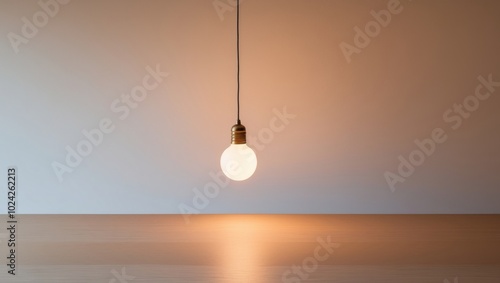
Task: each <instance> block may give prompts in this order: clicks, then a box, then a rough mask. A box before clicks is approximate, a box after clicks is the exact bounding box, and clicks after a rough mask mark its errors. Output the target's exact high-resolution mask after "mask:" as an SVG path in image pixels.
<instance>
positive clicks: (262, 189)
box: [0, 0, 500, 214]
mask: <svg viewBox="0 0 500 283" xmlns="http://www.w3.org/2000/svg"><path fill="white" fill-rule="evenodd" d="M66 2H67V3H66ZM40 3H42V4H40ZM47 3H49V4H50V5H52V6H50V5H49V4H47ZM231 3H232V2H231V1H226V0H220V1H219V0H216V1H213V0H182V1H181V0H176V1H174V0H171V1H151V0H148V1H132V0H127V1H118V0H106V1H82V0H73V1H62V0H61V1H59V2H56V1H55V0H54V1H49V0H41V1H40V2H38V1H8V0H1V1H0V35H1V39H0V131H1V135H0V168H3V169H2V171H0V172H6V169H7V167H8V166H16V167H17V168H18V180H19V182H18V201H19V202H18V203H19V207H18V209H19V212H20V213H30V214H38V213H182V212H183V211H184V212H185V211H186V209H188V211H190V212H199V213H499V212H500V205H499V204H500V174H499V168H500V149H499V144H500V134H499V133H500V124H499V118H500V116H499V113H500V112H499V110H500V97H499V95H500V86H498V84H499V83H498V82H500V56H499V54H498V52H499V50H500V36H499V35H500V34H499V27H500V17H498V14H499V12H500V2H498V1H495V0H489V1H488V0H481V1H472V0H469V1H464V0H461V1H447V0H446V1H445V0H443V1H429V0H419V1H417V0H414V1H410V0H401V1H399V2H398V1H394V0H391V1H388V0H376V1H359V0H358V1H332V0H314V1H307V0H286V1H285V0H272V1H269V0H246V1H243V2H242V4H241V95H242V121H243V123H244V124H245V125H246V126H247V129H248V130H249V135H251V136H253V137H254V142H253V146H254V148H255V149H256V153H257V156H258V161H259V165H258V168H257V171H256V173H255V175H254V176H253V177H252V178H251V179H250V180H248V181H245V182H242V183H235V182H231V183H228V184H226V182H225V180H223V179H222V180H219V182H216V181H214V180H213V177H212V175H214V174H218V173H219V172H220V169H219V157H220V154H221V153H222V151H223V150H224V149H225V148H226V147H227V146H228V145H229V138H230V137H229V134H230V132H229V129H230V127H231V125H232V124H233V123H234V122H235V114H236V113H235V104H234V102H235V88H236V80H235V16H236V14H235V10H234V7H233V6H231ZM44 4H45V5H44ZM47 5H49V6H47ZM42 6H46V8H45V9H46V11H47V12H45V10H44V8H43V7H42ZM382 10H384V11H388V12H380V11H382ZM44 13H45V15H48V14H50V13H51V15H48V16H46V19H45V18H44V16H43V15H44ZM374 15H378V16H374ZM387 15H391V16H390V20H389V19H388V18H387ZM377 17H380V18H379V21H380V22H381V23H382V24H380V23H377V22H376V19H375V18H377ZM23 18H26V20H23ZM26 21H28V22H29V24H27V22H26ZM37 23H38V26H37ZM31 24H33V26H34V27H35V28H34V29H33V27H31V29H30V27H29V25H31ZM367 25H368V27H367ZM366 27H367V28H368V31H366V30H365V28H366ZM357 28H360V29H361V30H363V32H362V33H363V35H362V34H360V32H359V31H358V29H357ZM34 30H36V32H35V31H34ZM23 32H24V33H23ZM366 32H368V33H369V34H370V35H371V36H370V35H365V34H366ZM356 43H357V44H356ZM346 50H347V51H346ZM350 52H351V53H352V52H353V53H352V54H351V53H350ZM346 54H350V55H346ZM148 67H149V68H150V70H149V71H148ZM155 69H159V70H160V71H151V70H155ZM159 72H160V73H161V72H163V73H168V76H167V75H161V74H158V73H159ZM151 73H156V77H157V79H158V80H154V76H151V77H147V76H148V74H151ZM145 77H146V78H147V79H146V80H147V82H148V83H149V86H150V90H147V95H145V96H144V97H145V99H144V100H142V101H140V102H137V105H134V106H133V107H135V108H133V107H132V106H128V108H129V110H130V113H129V114H127V115H126V114H125V111H126V110H124V108H121V109H122V110H120V111H118V108H117V107H119V106H124V105H125V102H122V101H121V100H120V99H121V97H122V95H123V94H124V95H128V94H130V93H131V92H133V91H136V90H137V89H139V88H137V87H138V86H142V85H143V83H144V78H145ZM478 77H482V78H483V79H478ZM148 78H149V79H151V80H149V79H148ZM485 80H486V81H488V80H490V81H493V82H490V83H489V84H487V83H484V81H485ZM481 81H483V83H481ZM154 82H157V83H154ZM153 85H154V87H153ZM476 91H477V93H478V94H477V95H476V94H475V93H476ZM488 93H490V95H489V97H488ZM471 97H472V98H471ZM477 97H479V98H477ZM116 101H118V102H116ZM464 102H465V103H466V104H467V105H466V107H467V108H464V109H466V110H463V111H464V112H462V114H460V112H459V111H461V110H459V108H457V107H459V106H455V105H459V104H463V103H464ZM112 105H114V107H113V106H112ZM130 105H132V104H130ZM467 109H469V110H467ZM472 109H473V110H472ZM283 111H286V112H287V113H289V114H288V115H289V118H288V119H285V118H283V113H282V112H283ZM450 111H451V112H450ZM279 112H281V114H279V115H278V114H277V113H279ZM280 117H281V118H280ZM292 117H293V118H292ZM465 117H467V118H465ZM103 119H104V120H105V122H103V123H104V124H106V123H107V122H108V124H107V127H104V128H106V129H111V128H112V129H113V130H112V132H109V133H106V134H103V139H102V142H100V143H99V144H98V145H97V146H93V148H92V150H91V152H90V153H89V154H88V156H86V157H83V158H82V161H81V162H80V163H79V164H78V165H77V166H74V167H73V166H68V168H70V169H71V172H67V173H64V174H62V175H61V174H59V178H58V174H56V172H55V170H54V166H56V165H54V164H63V165H67V164H66V163H65V162H66V161H65V158H66V155H67V147H68V146H69V147H71V148H73V149H74V148H76V147H77V145H78V144H79V143H80V142H81V141H82V140H85V139H86V138H85V136H84V134H83V133H82V131H84V130H91V129H94V128H97V127H99V125H100V123H102V122H101V121H102V120H103ZM459 120H460V123H459ZM436 128H438V130H436V132H435V133H434V138H435V140H436V141H440V142H441V143H437V142H433V143H436V145H435V148H433V147H432V146H431V145H427V146H428V149H429V151H428V154H427V155H425V153H423V154H424V155H419V153H412V152H414V151H415V150H418V148H419V147H418V146H417V145H416V144H415V140H419V141H423V140H425V139H429V138H432V137H433V134H432V133H433V131H434V130H435V129H436ZM439 129H441V130H439ZM109 131H111V130H109ZM255 141H256V142H255ZM400 156H401V157H402V158H404V159H405V160H410V159H412V158H413V159H412V160H413V161H414V163H417V164H419V163H422V164H421V165H415V166H412V167H414V168H413V169H411V168H406V167H408V166H406V167H405V166H404V165H400V164H401V161H400V159H399V158H400ZM422 156H424V157H423V158H422ZM419 158H420V159H419ZM409 162H410V161H409ZM403 163H404V162H403ZM398 167H401V168H400V169H401V170H400V171H401V172H398ZM402 167H405V168H402ZM58 168H60V167H58ZM4 169H5V170H4ZM2 176H3V177H2ZM3 178H5V179H6V173H1V174H0V179H3ZM403 180H404V182H403ZM2 183H5V182H2ZM0 188H1V190H2V191H3V192H4V193H5V191H6V188H5V186H4V185H2V186H1V187H0ZM204 188H207V189H210V190H211V191H208V192H204ZM196 190H199V191H200V192H201V194H204V195H205V196H200V195H198V194H197V193H196ZM4 193H2V195H5V194H4ZM207 193H208V194H209V196H208V197H207V196H206V194H207ZM5 205H6V200H5V201H0V208H1V209H2V210H4V211H5ZM189 209H191V210H189Z"/></svg>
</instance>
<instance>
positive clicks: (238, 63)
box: [236, 0, 241, 125]
mask: <svg viewBox="0 0 500 283" xmlns="http://www.w3.org/2000/svg"><path fill="white" fill-rule="evenodd" d="M236 65H237V71H236V74H237V81H236V82H237V90H236V105H237V113H238V114H237V115H238V125H239V124H241V122H240V0H237V1H236Z"/></svg>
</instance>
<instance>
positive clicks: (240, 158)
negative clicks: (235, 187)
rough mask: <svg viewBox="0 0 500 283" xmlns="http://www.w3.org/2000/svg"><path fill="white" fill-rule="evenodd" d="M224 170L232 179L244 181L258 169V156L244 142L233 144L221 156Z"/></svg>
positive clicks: (221, 164)
mask: <svg viewBox="0 0 500 283" xmlns="http://www.w3.org/2000/svg"><path fill="white" fill-rule="evenodd" d="M220 166H221V168H222V172H224V174H225V175H226V176H227V177H228V178H229V179H231V180H234V181H243V180H246V179H248V178H250V176H252V175H253V173H254V172H255V169H257V156H256V155H255V152H254V151H253V149H251V148H250V147H248V146H247V145H246V144H245V143H244V144H231V145H230V146H229V147H228V148H226V150H224V152H223V153H222V155H221V157H220Z"/></svg>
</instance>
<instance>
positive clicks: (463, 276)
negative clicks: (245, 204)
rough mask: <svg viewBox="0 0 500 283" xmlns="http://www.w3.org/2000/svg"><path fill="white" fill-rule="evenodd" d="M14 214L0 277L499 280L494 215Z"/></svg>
mask: <svg viewBox="0 0 500 283" xmlns="http://www.w3.org/2000/svg"><path fill="white" fill-rule="evenodd" d="M17 217H18V220H19V222H18V223H17V229H16V241H17V249H16V253H17V254H16V273H17V275H15V276H12V275H9V274H8V273H7V270H8V268H7V266H6V256H7V255H8V250H7V238H8V237H9V235H7V234H5V232H3V231H6V229H5V228H3V227H2V232H1V233H3V235H2V234H1V233H0V240H1V244H0V245H1V247H0V251H1V261H0V262H1V263H2V264H1V268H0V272H1V273H0V282H36V283H44V282H50V283H57V282H65V283H66V282H110V283H113V282H115V283H124V282H266V283H267V282H342V283H344V282H345V283H347V282H353V283H354V282H371V283H376V282H398V283H401V282H419V283H424V282H439V283H441V282H449V283H452V282H460V283H464V282H476V283H482V282H485V283H486V282H488V283H489V282H492V283H493V282H496V283H498V282H500V216H499V215H420V216H419V215H199V216H192V217H190V220H191V223H190V224H186V222H185V220H184V218H183V217H182V216H180V215H18V216H17ZM1 219H2V222H1V223H2V224H0V225H4V226H7V224H6V221H7V218H6V217H5V215H4V216H2V218H1ZM321 241H323V242H324V243H326V242H328V241H331V242H332V243H333V244H331V245H330V246H329V248H330V251H328V250H327V249H325V248H322V245H321V244H320V242H321ZM316 250H318V251H321V259H320V258H318V257H317V255H315V251H316ZM314 261H316V262H317V263H318V265H317V266H315V263H314ZM304 263H306V266H305V267H304V266H303V264H304ZM307 264H309V265H307ZM294 265H295V266H298V267H299V268H300V270H301V271H302V274H301V275H302V276H303V277H302V278H301V277H300V276H299V273H293V269H292V267H293V266H294ZM307 268H309V271H307ZM287 272H288V273H287Z"/></svg>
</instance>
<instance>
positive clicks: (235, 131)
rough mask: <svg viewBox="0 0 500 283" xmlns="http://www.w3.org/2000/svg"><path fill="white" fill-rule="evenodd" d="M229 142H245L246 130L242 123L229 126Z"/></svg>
mask: <svg viewBox="0 0 500 283" xmlns="http://www.w3.org/2000/svg"><path fill="white" fill-rule="evenodd" d="M231 143H232V144H246V143H247V130H246V128H245V126H243V125H242V124H236V125H234V126H233V127H231Z"/></svg>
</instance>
